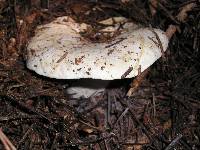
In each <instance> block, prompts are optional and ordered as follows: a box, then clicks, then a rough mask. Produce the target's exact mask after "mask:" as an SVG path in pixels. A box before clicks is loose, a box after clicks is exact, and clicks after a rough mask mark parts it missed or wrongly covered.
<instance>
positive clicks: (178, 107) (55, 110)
mask: <svg viewBox="0 0 200 150" xmlns="http://www.w3.org/2000/svg"><path fill="white" fill-rule="evenodd" d="M155 1H156V0H154V1H153V0H151V1H145V0H144V1H141V0H135V1H131V0H130V1H129V0H126V1H124V0H121V1H120V0H115V1H110V0H97V1H94V0H88V1H78V0H73V1H72V0H50V1H49V4H48V3H46V4H45V3H43V4H42V6H43V7H41V4H40V1H39V0H36V1H32V3H30V2H31V1H23V0H16V1H15V2H14V0H8V1H5V0H1V1H0V131H1V132H2V133H3V134H0V141H1V142H0V149H7V150H12V149H15V148H16V149H33V150H34V149H37V150H38V149H67V150H68V149H69V150H70V149H80V150H89V149H91V150H92V149H94V150H112V149H113V150H117V149H119V150H129V149H130V150H131V149H134V150H142V149H149V150H150V149H152V150H162V149H164V150H170V149H180V150H188V149H191V150H198V149H200V61H199V58H200V3H199V1H197V0H179V1H170V0H165V1H164V0H163V1H159V2H155ZM150 2H152V4H153V5H151V4H150ZM47 4H48V5H47ZM180 12H181V13H180ZM64 15H70V16H71V17H72V18H73V19H75V20H77V21H78V22H85V23H89V24H90V25H91V26H92V27H93V28H95V30H93V31H92V32H91V34H87V36H89V39H91V40H96V37H93V36H94V35H95V33H96V32H98V29H101V25H99V24H98V21H100V20H103V19H107V18H110V17H115V16H124V17H127V18H129V19H130V20H132V21H134V22H137V23H140V24H142V25H143V26H151V27H157V28H160V29H162V30H164V31H166V30H167V29H168V26H169V25H174V26H176V32H175V33H174V34H173V36H172V37H171V39H170V43H169V47H168V50H167V52H166V53H165V54H164V56H165V57H163V58H161V59H159V60H158V61H157V62H156V63H155V64H154V65H152V66H151V67H150V68H149V70H148V71H147V72H146V73H145V75H144V76H143V75H142V76H139V78H136V79H124V80H121V81H115V82H114V83H113V85H115V87H117V88H109V89H107V90H106V91H104V92H102V93H100V94H98V95H97V96H95V97H90V98H80V99H73V98H71V97H70V95H68V94H67V93H66V88H67V87H69V86H70V85H71V83H73V82H74V81H69V80H55V79H49V78H46V77H43V76H39V75H37V74H36V73H34V72H32V71H30V70H28V69H27V68H26V63H25V61H26V45H27V44H28V41H29V39H30V38H31V37H32V36H34V30H35V28H36V27H37V26H38V25H40V24H45V23H48V22H50V21H52V20H53V19H55V18H56V17H59V16H64ZM180 15H181V16H180ZM177 16H178V17H177ZM180 18H181V19H180ZM98 38H99V37H98ZM101 38H102V37H101ZM97 40H98V39H97ZM101 40H104V41H105V40H107V39H106V37H103V39H101ZM132 80H133V81H132ZM130 88H133V89H134V90H133V91H132V93H131V96H130V97H127V95H126V94H127V92H128V91H129V90H130ZM8 141H10V142H8ZM11 145H12V146H11ZM6 146H7V147H6Z"/></svg>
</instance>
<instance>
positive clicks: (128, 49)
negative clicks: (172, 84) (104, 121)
mask: <svg viewBox="0 0 200 150" xmlns="http://www.w3.org/2000/svg"><path fill="white" fill-rule="evenodd" d="M87 26H88V25H87V24H84V23H82V24H80V23H76V22H75V21H74V20H73V19H71V18H70V17H67V16H65V17H59V18H57V19H56V20H55V21H53V22H51V23H49V24H46V25H41V26H39V27H37V29H36V31H35V36H34V37H32V39H31V40H30V41H29V43H28V45H27V61H26V63H27V67H28V68H29V69H31V70H33V71H35V72H36V73H38V74H40V75H43V76H46V77H50V78H56V79H80V78H92V79H102V80H114V79H121V77H122V75H123V74H124V73H125V72H126V71H127V70H128V69H129V68H130V67H132V68H133V70H132V71H131V72H130V73H129V74H128V75H127V76H126V78H132V77H135V76H137V75H138V69H139V68H141V71H144V70H145V69H147V68H148V67H149V66H151V65H152V64H153V63H154V62H155V61H156V60H157V59H158V58H160V57H161V55H162V51H165V50H166V49H167V46H168V38H167V36H166V35H165V32H163V31H161V30H160V29H150V28H139V27H138V26H137V25H135V24H133V23H126V24H125V25H124V28H123V29H122V30H121V34H119V35H118V36H116V37H114V38H113V39H112V40H111V41H108V42H104V43H94V42H91V41H89V40H86V39H85V38H83V37H82V36H81V32H83V31H85V30H86V29H87Z"/></svg>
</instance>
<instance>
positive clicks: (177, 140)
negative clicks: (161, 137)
mask: <svg viewBox="0 0 200 150" xmlns="http://www.w3.org/2000/svg"><path fill="white" fill-rule="evenodd" d="M182 137H183V135H182V134H179V135H178V136H177V137H176V138H175V139H174V140H173V141H172V142H171V143H170V144H169V145H168V146H167V147H166V148H165V150H170V149H172V148H173V147H174V146H175V145H176V144H177V143H178V142H179V140H180V139H181V138H182Z"/></svg>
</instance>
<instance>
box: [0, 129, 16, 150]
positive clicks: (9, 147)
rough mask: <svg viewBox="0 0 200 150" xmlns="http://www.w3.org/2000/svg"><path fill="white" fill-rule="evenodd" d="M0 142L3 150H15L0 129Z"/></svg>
mask: <svg viewBox="0 0 200 150" xmlns="http://www.w3.org/2000/svg"><path fill="white" fill-rule="evenodd" d="M0 140H1V142H2V143H3V145H4V148H5V150H17V149H16V148H15V146H14V145H13V144H12V143H11V141H10V140H9V139H8V137H7V136H6V135H5V134H4V133H3V131H2V129H1V128H0Z"/></svg>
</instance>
